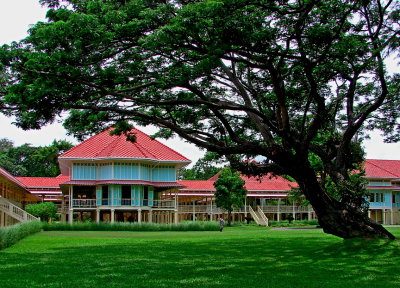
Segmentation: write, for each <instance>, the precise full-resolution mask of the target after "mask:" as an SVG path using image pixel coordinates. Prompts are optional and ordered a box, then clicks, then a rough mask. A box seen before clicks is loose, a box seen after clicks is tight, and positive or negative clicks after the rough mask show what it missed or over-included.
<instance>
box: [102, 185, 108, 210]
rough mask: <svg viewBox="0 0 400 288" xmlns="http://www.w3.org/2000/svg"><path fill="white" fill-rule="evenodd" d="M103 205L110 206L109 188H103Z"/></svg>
mask: <svg viewBox="0 0 400 288" xmlns="http://www.w3.org/2000/svg"><path fill="white" fill-rule="evenodd" d="M101 198H102V205H108V186H102V187H101Z"/></svg>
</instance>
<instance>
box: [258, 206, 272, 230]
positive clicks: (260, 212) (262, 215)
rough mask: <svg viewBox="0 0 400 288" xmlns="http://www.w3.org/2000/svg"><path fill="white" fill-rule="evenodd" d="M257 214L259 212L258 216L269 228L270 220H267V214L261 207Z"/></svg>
mask: <svg viewBox="0 0 400 288" xmlns="http://www.w3.org/2000/svg"><path fill="white" fill-rule="evenodd" d="M257 212H258V215H259V216H260V218H261V219H262V220H263V221H264V223H265V226H269V225H268V218H267V216H265V214H264V212H263V211H262V210H261V208H260V206H257Z"/></svg>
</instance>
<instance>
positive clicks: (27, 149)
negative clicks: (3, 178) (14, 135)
mask: <svg viewBox="0 0 400 288" xmlns="http://www.w3.org/2000/svg"><path fill="white" fill-rule="evenodd" d="M72 147H73V145H72V144H71V143H69V142H67V141H65V140H59V141H56V140H54V141H53V143H52V144H51V145H48V146H40V147H33V146H31V145H30V144H23V145H21V146H17V147H15V146H14V143H13V142H12V141H10V140H8V139H0V166H1V167H3V168H4V169H6V170H7V171H8V172H10V173H11V174H12V175H14V176H30V177H55V176H58V175H59V174H60V169H59V167H58V160H57V157H58V156H59V155H60V154H62V153H64V152H65V151H67V150H69V149H71V148H72Z"/></svg>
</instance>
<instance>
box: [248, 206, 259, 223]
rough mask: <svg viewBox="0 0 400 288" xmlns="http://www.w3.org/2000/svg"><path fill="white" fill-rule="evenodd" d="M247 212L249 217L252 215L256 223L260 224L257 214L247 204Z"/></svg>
mask: <svg viewBox="0 0 400 288" xmlns="http://www.w3.org/2000/svg"><path fill="white" fill-rule="evenodd" d="M249 212H250V215H251V217H253V219H254V221H255V222H256V223H257V224H258V225H261V219H260V217H259V216H258V214H257V213H256V212H255V211H254V210H253V208H252V207H251V206H249Z"/></svg>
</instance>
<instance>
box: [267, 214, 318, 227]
mask: <svg viewBox="0 0 400 288" xmlns="http://www.w3.org/2000/svg"><path fill="white" fill-rule="evenodd" d="M289 215H290V214H289ZM268 225H269V226H270V227H310V226H314V227H315V226H317V225H318V220H296V221H291V223H289V221H269V222H268Z"/></svg>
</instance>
